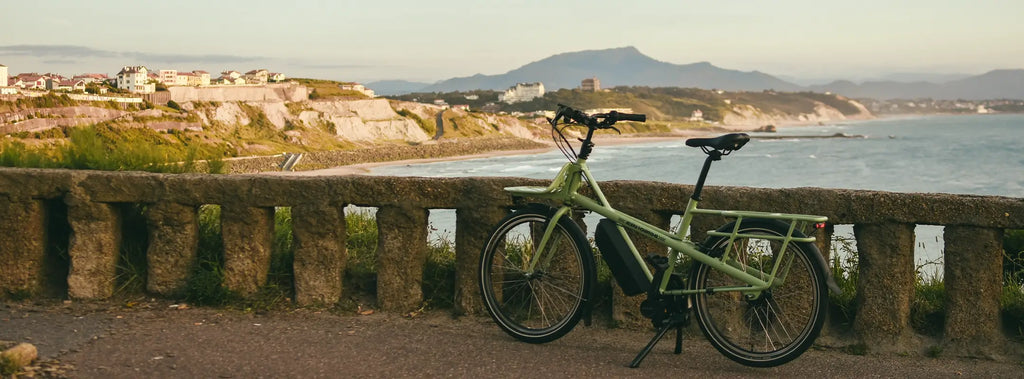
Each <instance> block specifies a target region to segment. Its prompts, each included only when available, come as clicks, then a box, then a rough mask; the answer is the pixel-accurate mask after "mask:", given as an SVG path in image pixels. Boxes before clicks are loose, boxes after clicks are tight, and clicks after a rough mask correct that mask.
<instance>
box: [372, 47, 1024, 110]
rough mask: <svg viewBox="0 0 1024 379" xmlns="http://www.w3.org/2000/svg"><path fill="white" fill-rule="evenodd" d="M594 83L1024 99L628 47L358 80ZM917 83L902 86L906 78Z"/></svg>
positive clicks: (466, 84)
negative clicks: (799, 76)
mask: <svg viewBox="0 0 1024 379" xmlns="http://www.w3.org/2000/svg"><path fill="white" fill-rule="evenodd" d="M595 76H596V77H597V78H598V79H600V80H601V86H602V87H605V88H611V87H615V86H648V87H680V88H701V89H721V90H726V91H761V90H767V89H773V90H776V91H785V92H797V91H813V92H819V93H821V92H832V93H837V94H841V95H844V96H847V97H852V98H873V99H883V100H884V99H916V98H932V99H949V100H955V99H965V100H985V99H1002V98H1007V99H1024V70H1022V69H1014V70H994V71H990V72H988V73H985V74H982V75H976V76H966V75H957V74H949V75H935V74H926V73H921V74H911V73H901V74H893V75H891V76H888V77H891V78H894V79H900V80H872V81H865V82H862V83H859V84H858V83H854V82H851V81H846V80H839V81H834V82H831V83H828V84H821V85H810V86H800V85H798V84H794V83H793V82H789V81H786V80H782V79H779V78H778V77H775V76H772V75H768V74H765V73H762V72H759V71H738V70H729V69H724V68H720V67H716V66H715V65H712V64H711V63H708V62H698V63H691V64H673V63H667V62H662V61H658V60H656V59H654V58H651V57H648V56H646V55H644V54H643V53H641V52H640V51H639V50H637V49H636V48H635V47H632V46H630V47H620V48H615V49H605V50H586V51H577V52H571V53H562V54H557V55H553V56H550V57H548V58H544V59H541V60H539V61H536V62H532V63H529V64H526V65H524V66H522V67H519V68H517V69H515V70H512V71H509V72H506V73H504V74H500V75H483V74H476V75H473V76H468V77H459V78H452V79H448V80H443V81H440V82H437V83H433V84H430V83H417V82H409V81H404V80H385V81H377V82H371V83H366V86H367V87H369V88H371V89H373V90H374V91H376V92H377V93H378V94H381V95H385V96H388V95H401V94H407V93H414V92H421V93H422V92H454V91H471V90H494V91H503V90H505V89H507V88H509V87H511V86H513V85H515V84H516V83H531V82H541V83H544V87H545V89H546V90H548V91H556V90H558V89H561V88H568V89H571V88H577V87H579V85H580V81H581V80H583V79H586V78H589V77H595ZM915 78H916V79H921V80H915V81H908V80H909V79H915Z"/></svg>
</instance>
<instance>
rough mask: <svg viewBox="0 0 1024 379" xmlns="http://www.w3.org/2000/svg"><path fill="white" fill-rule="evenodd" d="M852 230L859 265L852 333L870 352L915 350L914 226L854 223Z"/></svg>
mask: <svg viewBox="0 0 1024 379" xmlns="http://www.w3.org/2000/svg"><path fill="white" fill-rule="evenodd" d="M853 233H854V236H855V237H856V238H857V252H858V254H859V263H858V266H859V268H860V271H859V280H858V282H857V315H856V318H855V320H854V324H853V329H854V331H855V332H856V333H857V335H858V338H860V339H861V341H862V342H863V343H864V344H865V345H866V346H867V347H868V348H869V349H871V350H872V351H876V352H896V353H905V352H910V351H913V350H914V349H915V347H916V346H915V345H914V341H913V340H912V339H913V334H914V333H913V331H912V330H911V329H910V301H911V299H912V298H913V296H914V275H915V272H914V224H897V223H886V224H856V225H854V226H853Z"/></svg>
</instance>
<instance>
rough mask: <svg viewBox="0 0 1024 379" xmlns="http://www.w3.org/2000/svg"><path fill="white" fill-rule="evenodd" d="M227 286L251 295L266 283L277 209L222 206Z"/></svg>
mask: <svg viewBox="0 0 1024 379" xmlns="http://www.w3.org/2000/svg"><path fill="white" fill-rule="evenodd" d="M220 217H221V219H220V220H221V234H222V235H223V239H224V286H225V287H226V288H227V289H229V290H231V291H234V292H236V293H238V294H240V295H242V296H249V295H252V294H254V293H256V291H258V290H259V289H260V287H262V286H263V285H264V284H266V283H267V275H268V274H269V272H270V252H271V247H272V246H273V240H274V209H273V208H253V207H247V206H244V205H240V204H224V205H223V206H222V207H221V215H220Z"/></svg>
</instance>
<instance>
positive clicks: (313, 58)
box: [0, 0, 1024, 84]
mask: <svg viewBox="0 0 1024 379" xmlns="http://www.w3.org/2000/svg"><path fill="white" fill-rule="evenodd" d="M1021 16H1024V1H1022V0H1006V1H990V0H976V1H963V0H956V1H946V0H931V1H919V0H885V1H876V0H858V1H851V0H846V1H830V0H775V1H771V0H761V1H743V0H717V1H710V0H693V1H678V0H671V1H668V0H665V1H652V0H633V1H622V0H618V1H605V0H589V1H562V0H548V1H532V0H509V1H487V0H435V1H423V0H411V1H406V0H400V1H399V0H364V1H349V0H316V1H307V0H291V1H267V0H244V1H243V0H212V1H211V0H206V1H197V0H174V1H138V0H88V1H83V0H32V1H27V0H0V64H3V65H6V66H8V70H9V72H10V73H11V74H12V75H13V74H15V73H20V72H56V73H60V74H64V75H73V74H79V73H86V72H99V73H107V74H110V75H113V74H116V73H117V71H119V70H120V68H121V67H122V66H125V65H145V66H146V67H148V68H149V69H151V70H159V69H176V70H179V71H191V70H205V71H208V72H210V73H212V74H213V76H214V77H216V76H219V73H220V72H222V71H226V70H237V71H242V72H245V71H248V70H252V69H256V68H266V69H268V70H270V71H271V72H281V73H284V74H285V75H286V76H288V77H312V78H320V79H332V80H345V81H359V82H364V83H365V82H370V81H375V80H385V79H402V80H411V81H418V82H427V83H430V82H435V81H438V80H444V79H448V78H452V77H463V76H471V75H474V74H478V73H480V74H485V75H495V74H502V73H505V72H507V71H510V70H513V69H516V68H518V67H520V66H522V65H525V64H528V63H530V62H534V61H537V60H541V59H544V58H546V57H549V56H551V55H555V54H559V53H565V52H573V51H582V50H596V49H608V48H616V47H624V46H634V47H636V48H637V49H639V50H640V52H642V53H644V54H646V55H648V56H650V57H652V58H654V59H657V60H660V61H664V62H669V63H676V64H688V63H694V62H711V63H712V64H714V65H715V66H718V67H722V68H727V69H734V70H741V71H755V70H756V71H761V72H765V73H768V74H771V75H776V76H779V77H780V78H784V79H787V80H793V81H796V82H801V83H803V84H810V83H818V82H821V83H823V82H825V81H831V80H835V79H847V80H854V81H860V80H867V79H878V78H887V77H892V76H893V74H965V75H976V74H982V73H985V72H987V71H990V70H993V69H1009V68H1024V42H1022V41H1024V22H1021V20H1020V18H1021ZM904 77H906V76H905V75H904Z"/></svg>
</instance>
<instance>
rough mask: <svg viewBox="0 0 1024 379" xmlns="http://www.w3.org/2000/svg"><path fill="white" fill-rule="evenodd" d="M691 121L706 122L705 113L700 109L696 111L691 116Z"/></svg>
mask: <svg viewBox="0 0 1024 379" xmlns="http://www.w3.org/2000/svg"><path fill="white" fill-rule="evenodd" d="M690 121H698V122H699V121H704V112H701V110H700V109H694V110H693V113H691V114H690Z"/></svg>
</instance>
